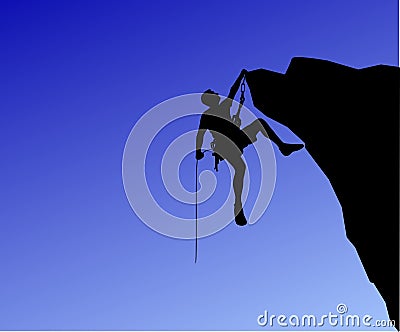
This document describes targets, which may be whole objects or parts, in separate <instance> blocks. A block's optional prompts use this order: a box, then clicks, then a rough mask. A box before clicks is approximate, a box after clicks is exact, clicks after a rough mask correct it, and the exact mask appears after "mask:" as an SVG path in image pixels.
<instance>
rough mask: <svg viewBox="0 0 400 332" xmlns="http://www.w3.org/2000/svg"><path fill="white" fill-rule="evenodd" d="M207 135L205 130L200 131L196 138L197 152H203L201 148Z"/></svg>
mask: <svg viewBox="0 0 400 332" xmlns="http://www.w3.org/2000/svg"><path fill="white" fill-rule="evenodd" d="M205 133H206V130H205V129H199V130H198V131H197V136H196V150H201V147H202V146H203V139H204V134H205Z"/></svg>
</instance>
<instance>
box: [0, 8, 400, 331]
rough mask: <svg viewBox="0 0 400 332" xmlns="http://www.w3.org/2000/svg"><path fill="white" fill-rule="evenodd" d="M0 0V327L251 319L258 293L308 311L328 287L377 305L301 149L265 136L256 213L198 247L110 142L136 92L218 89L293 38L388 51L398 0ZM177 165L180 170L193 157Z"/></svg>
mask: <svg viewBox="0 0 400 332" xmlns="http://www.w3.org/2000/svg"><path fill="white" fill-rule="evenodd" d="M0 6H1V8H0V15H1V19H0V26H1V29H0V33H1V39H0V40H1V50H2V51H1V52H0V60H1V62H0V63H1V67H0V68H1V72H0V77H1V79H0V84H1V87H0V88H1V98H0V109H1V116H2V117H1V121H0V135H1V139H0V141H1V144H0V158H1V163H0V168H1V171H0V183H1V200H0V202H1V203H0V204H1V208H0V221H1V232H0V262H1V274H0V329H80V330H84V329H91V330H93V329H114V330H115V329H257V325H256V318H257V316H258V315H259V314H260V313H262V312H263V311H264V310H268V311H269V312H271V313H274V314H280V313H286V314H288V315H290V314H292V313H299V314H302V313H309V314H316V315H317V314H325V313H328V312H329V311H332V312H335V310H336V309H335V308H336V305H337V304H338V303H340V302H343V303H346V304H347V305H348V307H349V312H350V313H360V314H365V313H369V314H371V315H373V316H374V317H375V318H376V319H386V318H387V314H386V311H385V306H384V303H383V301H382V299H381V297H380V296H379V294H378V293H377V292H376V289H375V288H374V287H373V285H371V284H370V283H369V282H368V280H367V278H366V275H365V272H364V270H363V269H362V266H361V264H360V261H359V259H358V257H357V255H356V252H355V250H354V248H353V247H352V245H351V244H349V243H348V241H347V240H346V238H345V235H344V234H345V230H344V224H343V220H342V216H341V210H340V206H339V204H338V202H337V200H336V198H335V196H334V193H333V192H332V189H331V187H330V184H329V182H328V180H327V179H326V178H325V176H324V175H323V174H322V172H321V171H320V170H319V169H318V167H317V166H316V165H315V163H314V162H313V160H312V159H311V157H310V156H309V155H308V153H307V152H306V151H301V152H298V153H297V154H296V155H293V157H291V158H282V157H280V156H279V155H278V154H277V157H276V158H277V167H278V178H277V185H276V191H275V194H274V197H273V199H272V202H271V205H270V207H269V209H268V210H267V212H266V214H265V215H264V218H263V220H261V221H260V222H258V223H257V224H255V225H254V226H252V227H247V228H245V229H239V228H238V227H236V226H235V225H233V224H231V225H229V226H228V227H227V228H225V229H224V230H223V231H222V232H219V233H218V234H216V235H214V236H212V237H209V238H207V239H204V240H201V241H200V244H199V249H200V252H199V263H198V264H197V265H194V264H193V242H192V241H180V240H173V239H170V238H166V237H163V236H161V235H159V234H157V233H155V232H153V231H152V230H150V229H149V228H147V227H146V226H145V225H144V224H143V223H141V222H140V221H139V220H138V219H137V217H136V216H135V214H134V213H133V211H132V210H131V208H130V206H129V203H128V201H127V199H126V197H125V193H124V189H123V185H122V178H121V160H122V153H123V148H124V144H125V140H126V139H127V137H128V135H129V132H130V130H131V128H132V126H133V125H134V124H135V122H136V121H137V120H138V119H139V117H140V116H141V115H142V114H144V113H145V112H146V111H147V110H148V109H149V108H151V107H153V106H154V105H156V104H158V103H159V102H161V101H164V100H165V99H168V98H171V97H174V96H177V95H180V94H185V93H193V92H201V91H204V90H205V89H206V88H213V89H215V90H217V91H219V92H221V93H227V92H228V90H229V87H230V85H231V84H232V82H233V80H234V79H235V78H236V76H237V74H238V73H239V72H240V70H241V69H242V68H246V69H248V70H251V69H256V68H267V69H271V70H274V71H278V72H284V71H285V70H286V68H287V66H288V64H289V62H290V59H291V58H292V57H294V56H307V57H316V58H322V59H328V60H332V61H335V62H338V63H342V64H345V65H349V66H353V67H356V68H362V67H366V66H371V65H375V64H388V65H396V66H397V65H398V4H397V1H394V0H385V1H382V0H358V1H355V0H337V1H320V0H309V1H250V2H245V1H220V2H213V1H201V2H188V1H174V2H170V1H168V2H167V1H166V2H161V1H158V2H155V1H148V2H141V3H139V2H134V1H115V2H114V1H1V3H0ZM249 100H250V99H249V98H248V99H247V101H249ZM248 106H249V107H250V108H251V104H250V103H248ZM321 111H323V110H321ZM271 124H272V125H273V126H274V129H276V130H277V132H278V133H279V134H280V135H281V136H282V137H283V138H284V139H285V140H288V141H299V140H300V139H301V138H300V139H299V138H297V137H296V136H295V135H294V134H293V133H291V132H290V131H289V130H288V129H287V128H284V127H282V126H280V125H279V124H277V123H275V122H272V121H271ZM196 125H197V123H196V122H195V121H194V123H193V127H195V126H196ZM316 125H318V124H316ZM376 153H379V152H376ZM371 157H374V156H371ZM211 163H212V161H211V159H210V158H208V161H207V160H206V161H204V163H203V164H202V166H201V167H204V168H210V167H211ZM188 164H190V163H189V162H188ZM191 165H192V164H191ZM157 171H158V168H157V167H156V165H155V166H154V172H157ZM225 171H226V169H225ZM182 172H183V174H182V178H183V180H185V181H189V182H190V181H193V179H192V174H193V167H192V168H190V167H188V169H187V170H182ZM221 172H222V173H221V174H224V170H222V171H221ZM221 174H219V175H218V176H219V177H222V176H223V175H221ZM192 184H193V182H190V183H188V184H187V186H188V187H189V188H190V186H192ZM192 187H193V186H192ZM160 190H161V189H160ZM382 269H384V270H387V271H388V273H390V269H391V267H390V264H389V265H388V264H385V263H382ZM327 329H329V327H327Z"/></svg>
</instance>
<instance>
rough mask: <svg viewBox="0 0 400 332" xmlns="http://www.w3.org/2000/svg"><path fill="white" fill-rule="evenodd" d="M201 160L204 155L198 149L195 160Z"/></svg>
mask: <svg viewBox="0 0 400 332" xmlns="http://www.w3.org/2000/svg"><path fill="white" fill-rule="evenodd" d="M203 158H204V153H203V152H201V150H200V149H198V150H196V159H197V160H200V159H203Z"/></svg>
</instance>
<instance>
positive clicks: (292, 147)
mask: <svg viewBox="0 0 400 332" xmlns="http://www.w3.org/2000/svg"><path fill="white" fill-rule="evenodd" d="M303 147H304V144H297V143H296V144H288V143H283V144H282V146H280V147H279V150H280V151H281V153H282V154H283V155H284V156H286V157H287V156H289V155H291V154H292V153H293V152H295V151H299V150H301V149H302V148H303Z"/></svg>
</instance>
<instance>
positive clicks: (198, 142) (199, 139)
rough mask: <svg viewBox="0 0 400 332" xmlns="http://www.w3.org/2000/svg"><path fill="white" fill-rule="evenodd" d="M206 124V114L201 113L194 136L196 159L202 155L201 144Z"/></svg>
mask: <svg viewBox="0 0 400 332" xmlns="http://www.w3.org/2000/svg"><path fill="white" fill-rule="evenodd" d="M207 128H208V126H207V116H206V115H204V114H203V115H202V116H201V118H200V124H199V130H198V131H197V136H196V159H197V160H200V159H202V158H203V157H204V153H203V152H201V147H202V146H203V140H204V135H205V133H206V130H207Z"/></svg>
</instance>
